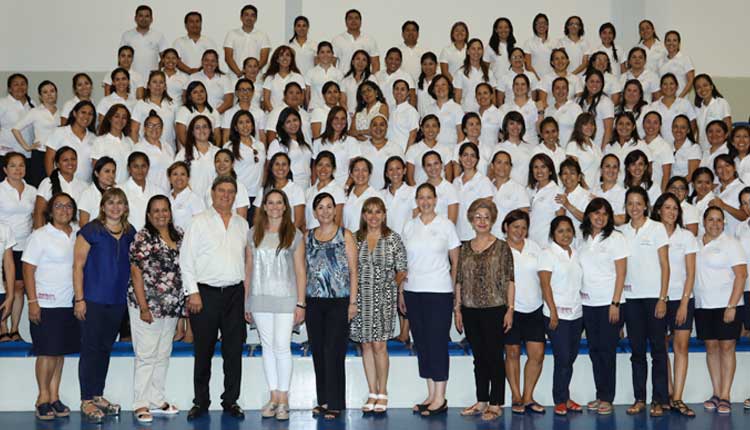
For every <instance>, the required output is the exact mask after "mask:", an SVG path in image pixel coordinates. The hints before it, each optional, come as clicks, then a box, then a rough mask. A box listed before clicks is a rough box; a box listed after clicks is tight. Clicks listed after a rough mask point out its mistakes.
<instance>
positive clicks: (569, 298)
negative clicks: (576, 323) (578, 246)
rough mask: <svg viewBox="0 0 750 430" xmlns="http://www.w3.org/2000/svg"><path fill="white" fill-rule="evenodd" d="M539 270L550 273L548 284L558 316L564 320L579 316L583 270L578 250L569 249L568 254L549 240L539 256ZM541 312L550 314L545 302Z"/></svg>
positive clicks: (581, 312)
mask: <svg viewBox="0 0 750 430" xmlns="http://www.w3.org/2000/svg"><path fill="white" fill-rule="evenodd" d="M539 272H550V273H551V277H550V286H551V287H552V297H553V298H554V299H555V308H557V316H558V318H560V319H561V320H566V321H572V320H577V319H578V318H581V317H582V316H583V306H582V302H581V284H582V282H583V270H582V269H581V264H580V262H579V261H578V252H577V251H576V250H575V249H571V254H570V255H569V254H568V252H567V251H565V250H564V249H562V248H561V247H560V245H558V244H556V243H554V242H551V243H550V245H549V247H547V249H545V250H544V251H542V253H541V255H540V256H539ZM542 313H544V316H546V317H549V316H550V310H549V307H548V306H547V303H546V302H545V303H544V308H543V309H542Z"/></svg>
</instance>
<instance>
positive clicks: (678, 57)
mask: <svg viewBox="0 0 750 430" xmlns="http://www.w3.org/2000/svg"><path fill="white" fill-rule="evenodd" d="M694 70H695V67H693V61H692V60H691V59H690V57H689V56H687V55H685V54H683V53H682V51H679V52H677V54H675V56H674V57H672V58H669V54H667V56H665V57H664V63H663V64H662V65H661V66H659V78H661V77H662V76H664V75H666V74H667V73H672V74H673V75H674V76H675V77H676V78H677V94H678V95H679V94H681V93H682V91H683V90H684V89H685V84H686V83H687V74H688V73H689V72H691V71H694Z"/></svg>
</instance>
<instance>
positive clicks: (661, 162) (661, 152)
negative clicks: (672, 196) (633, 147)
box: [646, 136, 675, 184]
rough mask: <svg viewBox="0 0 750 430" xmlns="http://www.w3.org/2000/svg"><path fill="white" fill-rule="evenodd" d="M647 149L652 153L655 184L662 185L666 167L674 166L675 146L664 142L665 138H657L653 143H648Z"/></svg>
mask: <svg viewBox="0 0 750 430" xmlns="http://www.w3.org/2000/svg"><path fill="white" fill-rule="evenodd" d="M646 147H647V148H648V150H649V151H650V152H651V159H652V161H653V169H652V171H653V174H652V178H653V180H654V182H655V183H657V184H661V180H662V177H663V176H664V170H663V169H664V166H667V165H673V164H674V161H675V159H674V146H672V145H671V144H669V143H668V142H667V141H666V140H664V138H663V137H661V136H656V137H655V138H654V139H653V140H652V141H651V142H647V143H646Z"/></svg>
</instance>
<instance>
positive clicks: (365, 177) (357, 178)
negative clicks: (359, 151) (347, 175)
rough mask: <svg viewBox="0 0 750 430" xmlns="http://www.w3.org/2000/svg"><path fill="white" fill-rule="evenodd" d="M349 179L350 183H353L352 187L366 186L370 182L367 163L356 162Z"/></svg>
mask: <svg viewBox="0 0 750 430" xmlns="http://www.w3.org/2000/svg"><path fill="white" fill-rule="evenodd" d="M351 177H352V181H354V185H358V186H366V185H367V184H368V183H369V182H370V169H369V168H368V166H367V163H365V162H364V161H358V162H357V163H356V164H355V165H354V166H352V173H351Z"/></svg>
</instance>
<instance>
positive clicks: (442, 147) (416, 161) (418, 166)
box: [405, 140, 455, 184]
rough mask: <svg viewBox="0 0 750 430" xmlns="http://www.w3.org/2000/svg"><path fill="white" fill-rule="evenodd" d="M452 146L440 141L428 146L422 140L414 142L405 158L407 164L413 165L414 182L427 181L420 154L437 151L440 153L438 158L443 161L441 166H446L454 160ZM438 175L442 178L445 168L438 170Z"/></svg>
mask: <svg viewBox="0 0 750 430" xmlns="http://www.w3.org/2000/svg"><path fill="white" fill-rule="evenodd" d="M453 148H454V147H452V146H451V145H447V144H441V143H440V142H438V143H436V144H435V146H433V147H432V148H430V147H429V146H427V144H426V143H424V141H423V140H420V141H419V142H416V143H414V144H413V145H412V146H410V147H409V149H408V150H407V151H406V155H405V158H406V163H407V164H411V165H412V166H414V183H415V184H421V183H423V182H425V181H427V173H425V171H424V167H422V156H424V154H425V153H427V152H429V151H435V152H437V153H438V154H440V159H441V160H442V161H443V166H446V165H448V163H450V162H451V161H454V160H455V159H454V154H453V152H454V151H453ZM440 176H441V177H443V178H444V177H445V169H443V171H442V172H440Z"/></svg>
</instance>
